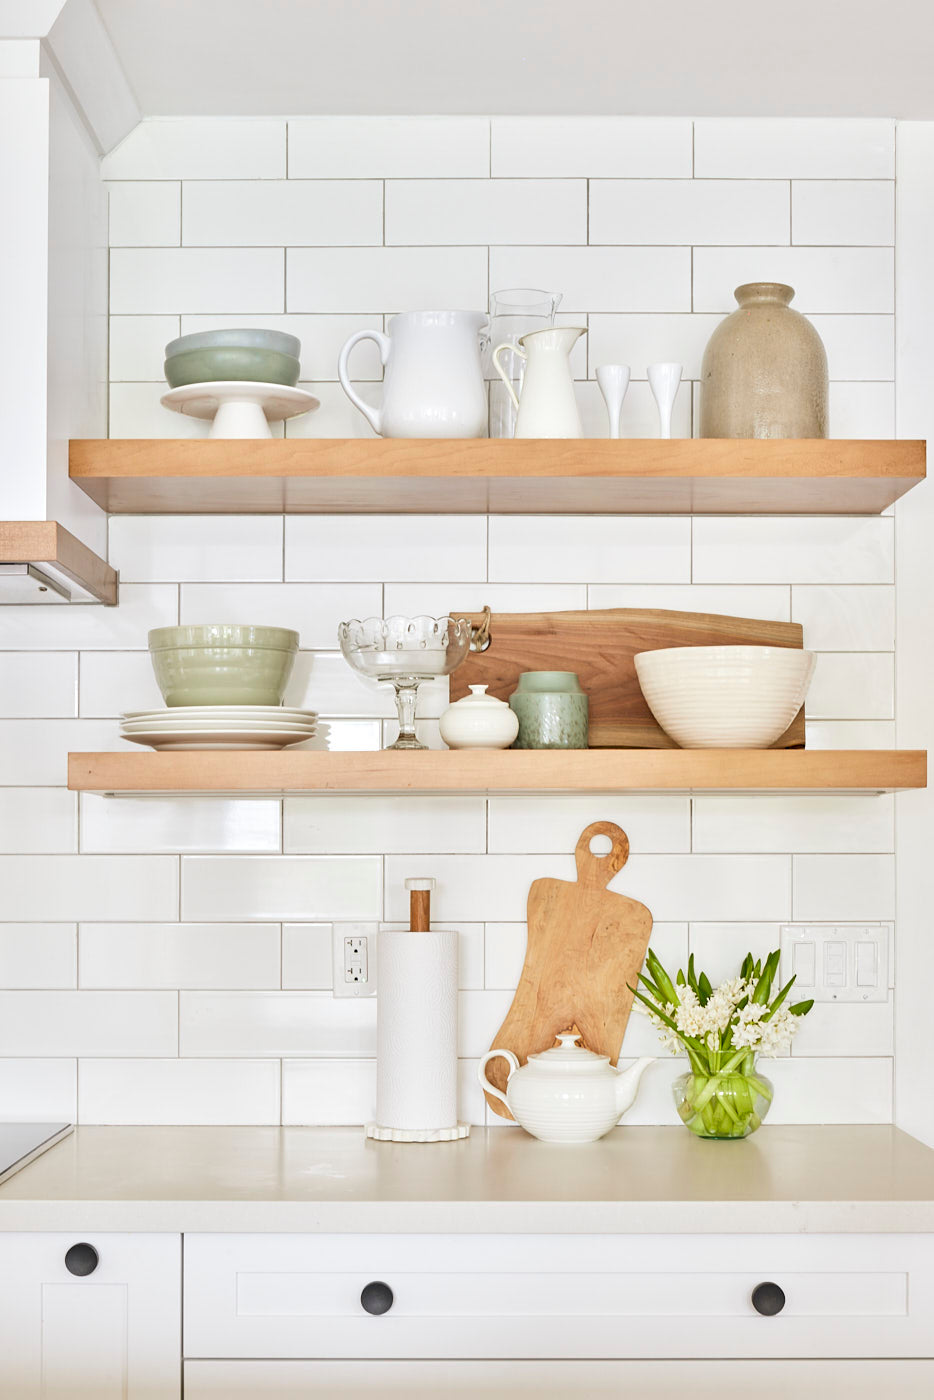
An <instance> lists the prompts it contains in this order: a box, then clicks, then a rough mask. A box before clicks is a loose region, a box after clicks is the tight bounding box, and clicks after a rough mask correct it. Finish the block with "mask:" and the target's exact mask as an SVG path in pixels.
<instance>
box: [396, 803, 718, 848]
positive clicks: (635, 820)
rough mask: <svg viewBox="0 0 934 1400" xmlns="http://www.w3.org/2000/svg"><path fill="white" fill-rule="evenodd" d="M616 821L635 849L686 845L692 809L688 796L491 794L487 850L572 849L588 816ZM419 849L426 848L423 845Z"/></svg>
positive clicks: (589, 821) (591, 818)
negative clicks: (596, 810) (597, 811)
mask: <svg viewBox="0 0 934 1400" xmlns="http://www.w3.org/2000/svg"><path fill="white" fill-rule="evenodd" d="M595 803H596V805H597V806H599V820H600V821H611V822H616V823H617V825H618V826H621V827H623V829H624V830H625V832H626V834H627V835H628V837H629V842H630V846H631V848H632V850H633V851H689V850H690V849H691V811H690V799H689V798H687V797H681V796H677V797H662V796H644V797H642V796H635V797H633V796H625V797H623V796H620V797H606V796H604V797H601V798H593V797H541V796H530V797H493V798H491V799H490V836H489V849H490V851H491V852H497V853H507V852H512V851H514V852H517V853H522V854H528V853H531V852H533V851H544V852H560V853H562V854H563V853H565V852H568V851H573V850H574V848H575V846H576V845H577V842H578V839H579V837H580V834H581V832H582V831H583V830H584V828H585V827H586V826H589V825H590V823H591V822H593V821H595V820H597V817H595V815H594V806H595ZM422 849H423V850H427V849H430V848H429V847H422Z"/></svg>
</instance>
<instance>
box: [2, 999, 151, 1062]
mask: <svg viewBox="0 0 934 1400" xmlns="http://www.w3.org/2000/svg"><path fill="white" fill-rule="evenodd" d="M177 1050H178V998H177V995H176V993H175V992H135V991H134V992H46V991H43V992H6V991H3V992H0V1055H38V1056H41V1057H45V1058H54V1057H55V1056H59V1055H61V1056H72V1055H78V1056H81V1055H102V1056H108V1057H109V1056H127V1057H129V1056H132V1057H133V1058H136V1057H137V1056H148V1055H157V1056H159V1055H175V1054H176V1053H177Z"/></svg>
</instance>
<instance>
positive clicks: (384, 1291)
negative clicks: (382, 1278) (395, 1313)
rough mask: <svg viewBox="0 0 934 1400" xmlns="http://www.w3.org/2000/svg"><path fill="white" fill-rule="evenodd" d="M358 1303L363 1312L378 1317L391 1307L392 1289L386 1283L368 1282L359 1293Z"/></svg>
mask: <svg viewBox="0 0 934 1400" xmlns="http://www.w3.org/2000/svg"><path fill="white" fill-rule="evenodd" d="M360 1303H361V1305H362V1307H363V1311H364V1312H368V1313H372V1314H373V1316H374V1317H379V1316H380V1314H381V1313H388V1311H389V1309H390V1308H391V1307H392V1289H391V1288H390V1287H389V1284H388V1283H368V1284H367V1286H366V1288H364V1290H363V1292H362V1293H361V1294H360Z"/></svg>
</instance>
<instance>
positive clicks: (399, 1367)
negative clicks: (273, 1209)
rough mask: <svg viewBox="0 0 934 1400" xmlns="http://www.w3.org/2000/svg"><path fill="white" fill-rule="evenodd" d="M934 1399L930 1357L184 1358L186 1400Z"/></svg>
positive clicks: (932, 1371)
mask: <svg viewBox="0 0 934 1400" xmlns="http://www.w3.org/2000/svg"><path fill="white" fill-rule="evenodd" d="M377 1395H378V1396H380V1397H385V1396H389V1397H392V1396H397V1397H400V1400H401V1398H402V1397H405V1400H408V1398H409V1397H410V1396H413V1395H414V1396H419V1395H422V1396H431V1397H432V1400H438V1397H439V1396H446V1397H447V1396H450V1397H453V1400H469V1398H472V1400H514V1397H516V1396H520V1397H521V1396H523V1395H525V1396H535V1397H537V1400H567V1397H568V1396H575V1395H577V1396H586V1397H587V1400H601V1398H602V1397H606V1400H610V1397H612V1400H619V1398H620V1396H626V1395H628V1396H633V1397H638V1400H684V1397H685V1396H688V1395H689V1396H691V1397H695V1400H724V1397H725V1396H755V1400H788V1397H789V1396H794V1400H827V1397H828V1396H834V1395H845V1396H846V1397H847V1400H879V1396H885V1395H894V1396H898V1400H930V1398H931V1396H932V1395H934V1361H188V1362H186V1363H185V1400H310V1397H313V1396H322V1397H325V1396H326V1397H332V1396H334V1397H340V1400H373V1397H374V1396H377Z"/></svg>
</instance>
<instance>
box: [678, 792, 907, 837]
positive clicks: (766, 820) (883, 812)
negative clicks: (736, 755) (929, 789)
mask: <svg viewBox="0 0 934 1400" xmlns="http://www.w3.org/2000/svg"><path fill="white" fill-rule="evenodd" d="M693 832H694V844H693V847H692V849H693V850H695V851H841V852H847V851H886V852H888V851H893V850H894V849H895V808H894V803H893V798H892V797H890V796H882V797H878V798H876V800H875V801H873V802H867V801H866V800H865V799H864V798H862V797H858V796H857V797H836V796H834V797H820V796H814V797H812V796H803V797H799V796H791V797H784V796H772V795H767V794H764V793H758V794H756V795H755V796H753V797H740V796H735V797H713V796H704V795H701V796H699V797H695V798H694V827H693Z"/></svg>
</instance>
